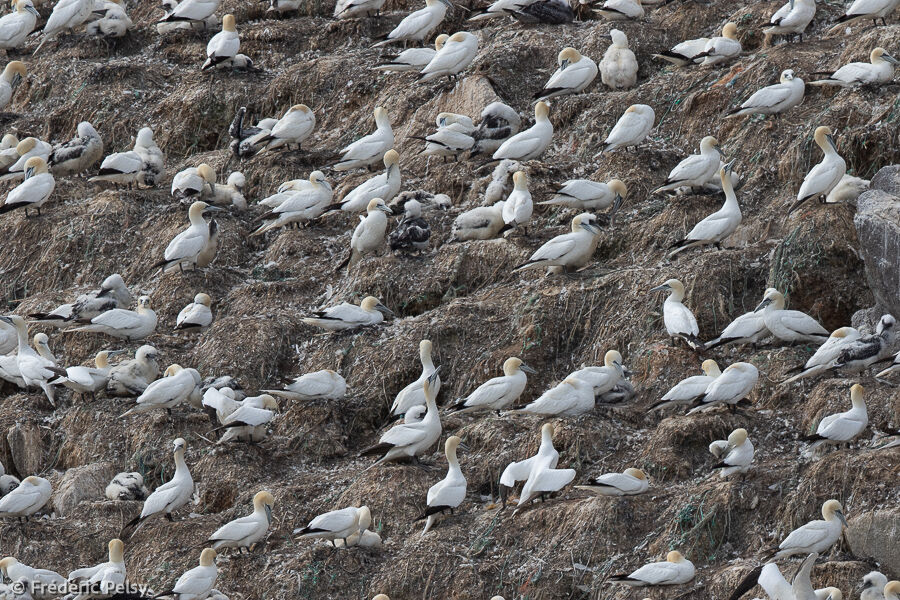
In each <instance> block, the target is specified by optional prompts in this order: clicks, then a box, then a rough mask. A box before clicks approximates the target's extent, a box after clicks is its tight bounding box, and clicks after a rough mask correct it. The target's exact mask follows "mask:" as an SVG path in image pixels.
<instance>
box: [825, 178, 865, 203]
mask: <svg viewBox="0 0 900 600" xmlns="http://www.w3.org/2000/svg"><path fill="white" fill-rule="evenodd" d="M869 183H870V182H869V180H868V179H861V178H859V177H854V176H853V175H849V174H844V176H843V177H841V180H840V181H839V182H838V184H837V185H836V186H834V188H832V190H831V191H830V192H828V195H827V196H825V204H837V203H839V202H854V201H855V200H856V199H857V198H859V196H860V194H862V193H863V192H865V191H866V190H868V189H869Z"/></svg>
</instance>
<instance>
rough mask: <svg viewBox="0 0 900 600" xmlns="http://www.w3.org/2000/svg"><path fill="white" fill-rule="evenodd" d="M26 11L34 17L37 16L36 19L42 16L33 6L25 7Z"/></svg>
mask: <svg viewBox="0 0 900 600" xmlns="http://www.w3.org/2000/svg"><path fill="white" fill-rule="evenodd" d="M25 10H27V11H28V12H30V13H31V14H33V15H34V16H36V17H40V16H41V14H40V13H39V12H38V11H37V9H36V8H35V7H33V6H26V7H25Z"/></svg>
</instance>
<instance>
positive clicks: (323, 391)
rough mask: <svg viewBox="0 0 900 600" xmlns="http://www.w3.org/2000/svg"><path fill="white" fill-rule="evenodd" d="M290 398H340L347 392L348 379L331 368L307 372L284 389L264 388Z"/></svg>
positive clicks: (270, 392) (275, 394) (271, 392)
mask: <svg viewBox="0 0 900 600" xmlns="http://www.w3.org/2000/svg"><path fill="white" fill-rule="evenodd" d="M262 392H263V393H266V394H272V395H273V396H278V397H280V398H287V399H288V400H340V399H341V398H343V397H344V395H345V394H346V393H347V381H346V380H345V379H344V378H343V377H341V376H340V375H339V374H338V373H335V372H334V371H332V370H331V369H324V370H322V371H315V372H313V373H306V374H304V375H301V376H300V377H297V378H296V379H294V381H292V382H291V383H289V384H288V385H286V386H285V387H284V389H283V390H262Z"/></svg>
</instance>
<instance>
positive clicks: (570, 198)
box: [538, 179, 628, 213]
mask: <svg viewBox="0 0 900 600" xmlns="http://www.w3.org/2000/svg"><path fill="white" fill-rule="evenodd" d="M626 195H628V188H626V187H625V184H624V183H623V182H622V181H620V180H618V179H610V180H609V182H607V183H602V182H597V181H591V180H589V179H570V180H568V181H566V182H564V183H563V185H562V187H561V188H559V190H557V191H556V194H554V196H553V198H551V199H550V200H544V201H543V202H538V204H551V205H558V206H565V207H566V208H574V209H576V210H605V209H607V208H609V207H610V206H612V207H613V213H615V212H616V211H617V210H618V209H619V207H620V206H621V205H622V201H623V199H624V198H625V196H626Z"/></svg>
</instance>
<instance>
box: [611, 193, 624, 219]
mask: <svg viewBox="0 0 900 600" xmlns="http://www.w3.org/2000/svg"><path fill="white" fill-rule="evenodd" d="M622 200H623V198H622V195H621V194H616V199H615V200H614V201H613V207H612V213H611V214H613V215H615V214H616V213H617V212H619V208H620V207H621V206H622Z"/></svg>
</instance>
